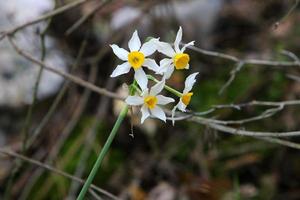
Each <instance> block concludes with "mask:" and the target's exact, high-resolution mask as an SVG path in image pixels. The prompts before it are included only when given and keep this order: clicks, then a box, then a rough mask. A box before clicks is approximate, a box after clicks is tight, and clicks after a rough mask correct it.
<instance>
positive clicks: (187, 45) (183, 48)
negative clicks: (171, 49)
mask: <svg viewBox="0 0 300 200" xmlns="http://www.w3.org/2000/svg"><path fill="white" fill-rule="evenodd" d="M194 43H195V41H191V42H189V43H187V44H185V45H184V46H183V47H182V49H181V51H180V52H181V53H183V52H184V51H185V49H186V48H187V47H189V46H194Z"/></svg>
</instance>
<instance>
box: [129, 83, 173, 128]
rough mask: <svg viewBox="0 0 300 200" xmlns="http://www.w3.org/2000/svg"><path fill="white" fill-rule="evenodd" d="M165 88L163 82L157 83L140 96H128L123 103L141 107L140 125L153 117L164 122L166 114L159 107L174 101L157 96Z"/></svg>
mask: <svg viewBox="0 0 300 200" xmlns="http://www.w3.org/2000/svg"><path fill="white" fill-rule="evenodd" d="M164 86H165V80H164V79H163V80H162V81H160V82H158V83H157V84H155V85H154V86H153V87H152V88H151V89H150V92H149V90H148V88H146V89H144V90H143V91H142V93H141V94H140V96H128V97H127V98H126V100H125V102H126V103H127V104H128V105H131V106H142V107H141V112H142V118H141V123H143V122H144V121H145V119H147V118H148V117H155V118H158V119H161V120H162V121H164V122H165V121H166V114H165V113H164V111H163V109H162V108H161V107H160V106H159V105H166V104H168V103H171V102H174V99H172V98H170V97H165V96H163V95H158V94H159V93H160V92H161V91H162V89H163V88H164Z"/></svg>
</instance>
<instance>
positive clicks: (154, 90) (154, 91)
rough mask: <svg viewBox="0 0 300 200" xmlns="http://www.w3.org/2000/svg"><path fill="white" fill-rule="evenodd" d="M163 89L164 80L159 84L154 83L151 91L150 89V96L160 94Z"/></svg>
mask: <svg viewBox="0 0 300 200" xmlns="http://www.w3.org/2000/svg"><path fill="white" fill-rule="evenodd" d="M164 87H165V79H163V80H161V81H160V82H158V83H156V84H155V85H154V86H153V87H152V88H151V89H150V95H151V96H156V95H157V94H158V93H160V92H161V91H162V90H163V89H164Z"/></svg>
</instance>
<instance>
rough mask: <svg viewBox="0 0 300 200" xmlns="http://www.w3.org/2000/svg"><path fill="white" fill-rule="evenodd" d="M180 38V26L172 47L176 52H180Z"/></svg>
mask: <svg viewBox="0 0 300 200" xmlns="http://www.w3.org/2000/svg"><path fill="white" fill-rule="evenodd" d="M181 40H182V28H181V26H180V27H179V30H178V32H177V35H176V39H175V42H174V47H175V51H176V52H180V49H179V43H180V42H181Z"/></svg>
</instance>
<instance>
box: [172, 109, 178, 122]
mask: <svg viewBox="0 0 300 200" xmlns="http://www.w3.org/2000/svg"><path fill="white" fill-rule="evenodd" d="M177 107H178V106H177V105H176V106H174V108H173V109H172V116H171V119H172V124H173V126H174V125H175V120H174V117H175V112H176V110H177Z"/></svg>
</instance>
